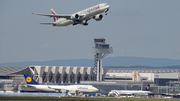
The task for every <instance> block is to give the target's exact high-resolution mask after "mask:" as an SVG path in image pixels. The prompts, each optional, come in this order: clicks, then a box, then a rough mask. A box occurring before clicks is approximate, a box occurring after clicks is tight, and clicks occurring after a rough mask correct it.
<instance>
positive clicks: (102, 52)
mask: <svg viewBox="0 0 180 101" xmlns="http://www.w3.org/2000/svg"><path fill="white" fill-rule="evenodd" d="M94 43H95V47H93V48H92V52H93V53H95V55H94V57H95V58H94V59H95V61H94V71H93V72H94V74H95V75H97V76H96V77H95V78H96V80H97V81H102V74H103V68H102V59H103V58H104V57H105V56H107V55H108V54H110V53H113V49H112V47H109V44H106V43H105V39H104V38H98V39H94Z"/></svg>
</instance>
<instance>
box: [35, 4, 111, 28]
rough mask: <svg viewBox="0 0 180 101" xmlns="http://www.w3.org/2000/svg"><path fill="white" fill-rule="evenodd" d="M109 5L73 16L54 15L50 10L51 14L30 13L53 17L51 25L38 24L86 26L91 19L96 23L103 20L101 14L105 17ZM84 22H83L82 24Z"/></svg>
mask: <svg viewBox="0 0 180 101" xmlns="http://www.w3.org/2000/svg"><path fill="white" fill-rule="evenodd" d="M109 7H110V6H109V5H108V4H107V3H101V4H98V5H95V6H92V7H90V8H87V9H85V10H82V11H79V12H76V13H74V14H56V12H55V11H54V10H53V9H51V13H52V14H42V13H32V14H35V15H42V16H49V17H53V19H54V22H53V23H40V24H46V25H52V26H68V25H71V24H73V25H77V24H83V25H85V26H86V25H88V23H87V21H88V20H90V19H91V18H93V19H95V20H96V21H100V20H102V19H103V15H102V14H101V13H103V12H105V15H107V11H108V10H109ZM83 20H85V22H83Z"/></svg>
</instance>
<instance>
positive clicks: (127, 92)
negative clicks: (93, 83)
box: [109, 84, 151, 96]
mask: <svg viewBox="0 0 180 101" xmlns="http://www.w3.org/2000/svg"><path fill="white" fill-rule="evenodd" d="M149 88H150V84H148V85H147V86H146V88H145V89H144V90H143V91H142V90H111V91H110V92H109V95H116V96H121V95H136V94H137V95H138V94H140V95H145V94H148V93H151V92H150V91H149Z"/></svg>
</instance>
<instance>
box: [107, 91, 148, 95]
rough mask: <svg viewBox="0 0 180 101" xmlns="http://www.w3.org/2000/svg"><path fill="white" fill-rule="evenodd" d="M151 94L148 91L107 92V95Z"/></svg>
mask: <svg viewBox="0 0 180 101" xmlns="http://www.w3.org/2000/svg"><path fill="white" fill-rule="evenodd" d="M148 93H151V92H150V91H142V90H139V91H138V90H112V91H111V92H109V94H118V95H121V94H141V95H143V94H148Z"/></svg>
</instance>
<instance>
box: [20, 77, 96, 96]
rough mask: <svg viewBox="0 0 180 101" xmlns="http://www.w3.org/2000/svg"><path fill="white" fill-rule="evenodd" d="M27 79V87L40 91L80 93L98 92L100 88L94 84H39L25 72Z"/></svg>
mask: <svg viewBox="0 0 180 101" xmlns="http://www.w3.org/2000/svg"><path fill="white" fill-rule="evenodd" d="M24 78H25V81H26V82H27V85H26V86H27V87H33V88H35V89H37V90H39V91H47V92H69V91H74V92H79V93H85V92H86V93H90V92H97V91H98V89H97V88H95V87H93V86H92V85H39V84H38V83H37V82H36V81H35V80H34V79H33V78H31V77H30V76H29V75H28V74H24Z"/></svg>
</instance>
